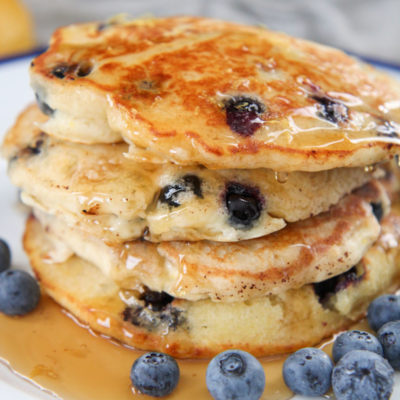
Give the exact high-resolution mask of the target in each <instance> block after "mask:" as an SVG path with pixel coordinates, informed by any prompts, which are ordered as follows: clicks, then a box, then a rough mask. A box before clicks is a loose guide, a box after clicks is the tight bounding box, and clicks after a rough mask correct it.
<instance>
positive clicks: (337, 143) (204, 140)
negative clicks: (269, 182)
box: [31, 17, 400, 171]
mask: <svg viewBox="0 0 400 400" xmlns="http://www.w3.org/2000/svg"><path fill="white" fill-rule="evenodd" d="M31 78H32V86H33V88H34V90H35V91H36V93H37V96H38V99H39V103H40V104H41V106H42V109H43V110H44V111H45V112H47V113H48V114H49V115H51V118H50V119H49V121H48V122H47V123H45V124H44V125H43V129H44V130H45V131H46V132H48V133H49V134H53V135H56V136H59V137H61V138H64V139H67V140H75V141H78V142H83V143H95V142H117V141H120V140H122V139H124V140H126V141H127V142H128V143H130V144H131V148H130V156H131V157H133V158H134V159H137V160H140V161H148V162H152V163H162V162H164V161H165V160H168V161H173V162H175V163H178V164H183V165H188V164H192V165H193V164H201V165H204V166H206V167H208V168H215V169H221V168H245V169H247V168H249V167H250V168H260V167H263V168H271V169H274V170H277V171H296V170H297V171H298V170H302V171H319V170H325V169H332V168H337V167H349V166H364V165H368V164H372V163H375V162H378V161H381V160H383V159H387V158H388V157H389V156H390V155H392V154H394V153H396V152H399V145H400V139H399V137H398V136H399V133H400V129H399V122H400V86H399V83H398V82H397V81H396V80H395V79H391V78H390V77H388V76H386V75H384V74H383V73H380V72H378V71H376V70H374V69H373V68H371V67H369V66H367V65H365V64H363V63H361V62H359V61H357V60H355V59H353V58H351V57H349V56H347V55H346V54H344V53H342V52H340V51H338V50H335V49H331V48H328V47H325V46H321V45H317V44H315V43H311V42H307V41H304V40H300V39H295V38H292V37H289V36H287V35H284V34H282V33H276V32H272V31H269V30H268V29H265V28H262V27H249V26H243V25H238V24H233V23H228V22H223V21H218V20H212V19H206V18H194V17H170V18H159V19H157V18H144V19H138V20H133V21H125V20H118V19H117V20H113V21H110V22H109V23H108V24H104V23H102V24H99V23H88V24H76V25H71V26H68V27H64V28H60V29H58V30H57V31H56V32H55V33H54V35H53V37H52V40H51V43H50V47H49V49H48V50H47V51H46V52H45V53H43V54H42V55H40V56H39V57H37V58H36V59H35V60H34V62H33V63H32V68H31Z"/></svg>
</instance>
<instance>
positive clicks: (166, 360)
mask: <svg viewBox="0 0 400 400" xmlns="http://www.w3.org/2000/svg"><path fill="white" fill-rule="evenodd" d="M130 378H131V381H132V385H133V386H134V387H135V388H136V389H138V390H139V391H140V392H141V393H143V394H147V395H149V396H153V397H162V396H167V395H169V394H170V393H171V392H172V391H173V390H174V389H175V388H176V385H177V384H178V381H179V367H178V364H177V362H176V361H175V360H174V359H173V358H172V357H171V356H169V355H168V354H164V353H156V352H150V353H146V354H144V355H142V356H141V357H139V358H138V359H137V360H136V361H135V362H134V363H133V365H132V369H131V374H130Z"/></svg>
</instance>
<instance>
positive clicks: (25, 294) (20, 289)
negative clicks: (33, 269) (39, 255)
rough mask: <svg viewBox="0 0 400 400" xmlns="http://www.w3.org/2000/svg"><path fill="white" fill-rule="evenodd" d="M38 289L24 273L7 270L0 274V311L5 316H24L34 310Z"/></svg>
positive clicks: (33, 280)
mask: <svg viewBox="0 0 400 400" xmlns="http://www.w3.org/2000/svg"><path fill="white" fill-rule="evenodd" d="M39 299H40V288H39V285H38V283H37V282H36V280H35V279H34V278H33V277H32V276H31V275H29V274H28V273H27V272H25V271H21V270H9V271H4V272H2V273H0V311H1V312H3V313H4V314H7V315H25V314H28V313H29V312H31V311H32V310H34V309H35V308H36V306H37V305H38V303H39Z"/></svg>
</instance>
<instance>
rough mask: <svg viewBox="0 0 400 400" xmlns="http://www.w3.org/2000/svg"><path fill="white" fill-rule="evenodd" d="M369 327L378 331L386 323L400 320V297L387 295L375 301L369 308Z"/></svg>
mask: <svg viewBox="0 0 400 400" xmlns="http://www.w3.org/2000/svg"><path fill="white" fill-rule="evenodd" d="M367 319H368V323H369V326H370V327H371V328H372V329H373V330H374V331H378V330H379V328H380V327H381V326H383V325H384V324H386V322H390V321H397V320H399V319H400V296H396V295H394V294H386V295H383V296H380V297H378V298H377V299H375V300H374V301H373V302H372V303H371V304H370V305H369V307H368V311H367Z"/></svg>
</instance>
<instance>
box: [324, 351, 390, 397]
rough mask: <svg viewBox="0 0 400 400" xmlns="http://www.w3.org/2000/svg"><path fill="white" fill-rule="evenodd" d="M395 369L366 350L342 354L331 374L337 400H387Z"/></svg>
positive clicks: (381, 358) (378, 356)
mask: <svg viewBox="0 0 400 400" xmlns="http://www.w3.org/2000/svg"><path fill="white" fill-rule="evenodd" d="M393 376H394V370H393V368H392V367H391V366H390V364H389V363H388V362H387V361H386V360H385V359H384V358H383V357H381V356H380V355H378V354H376V353H372V352H371V351H367V350H353V351H350V352H349V353H347V354H345V355H344V356H343V357H342V358H341V359H340V361H339V362H338V363H337V365H336V367H335V368H334V369H333V372H332V388H333V392H334V393H335V396H336V399H337V400H387V399H389V398H390V395H391V394H392V391H393Z"/></svg>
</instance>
